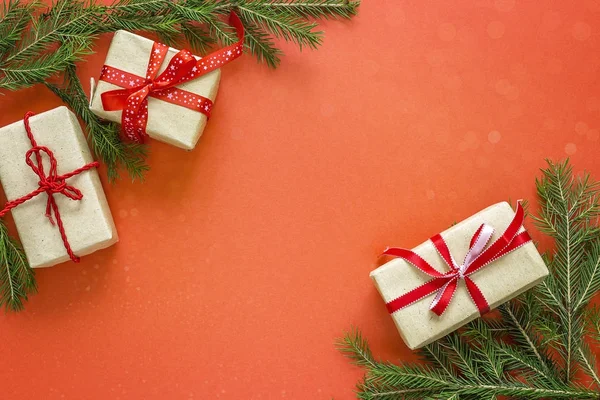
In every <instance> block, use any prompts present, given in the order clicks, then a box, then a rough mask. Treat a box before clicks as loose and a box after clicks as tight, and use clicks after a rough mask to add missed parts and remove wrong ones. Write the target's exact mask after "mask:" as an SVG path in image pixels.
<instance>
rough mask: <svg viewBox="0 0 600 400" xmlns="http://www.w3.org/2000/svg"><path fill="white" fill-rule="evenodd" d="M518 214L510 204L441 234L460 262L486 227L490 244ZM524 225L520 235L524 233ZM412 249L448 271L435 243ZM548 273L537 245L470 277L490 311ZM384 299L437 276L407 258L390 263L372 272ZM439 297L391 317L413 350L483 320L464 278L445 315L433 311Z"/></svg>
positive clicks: (463, 222)
mask: <svg viewBox="0 0 600 400" xmlns="http://www.w3.org/2000/svg"><path fill="white" fill-rule="evenodd" d="M514 217H515V212H514V211H513V210H512V208H511V207H510V205H509V204H508V203H506V202H503V203H498V204H495V205H493V206H490V207H488V208H486V209H484V210H483V211H481V212H479V213H477V214H475V215H473V216H471V217H469V218H467V219H465V220H464V221H462V222H460V223H458V224H456V225H454V226H452V227H451V228H449V229H447V230H445V231H444V232H442V233H441V236H442V237H443V239H444V241H445V242H446V244H447V246H448V248H449V250H450V253H451V254H452V255H453V257H454V259H455V260H456V261H457V262H459V261H461V260H463V259H464V257H465V255H466V254H467V251H468V250H469V243H470V241H471V238H472V237H473V234H474V233H475V232H476V231H477V229H478V228H479V227H480V226H481V225H482V224H483V223H486V224H488V225H490V226H492V227H493V228H494V234H493V236H492V237H491V240H490V243H493V242H494V241H495V240H496V239H497V238H498V237H500V236H501V235H502V233H503V232H504V231H505V230H506V228H507V227H508V225H509V224H510V222H511V221H512V220H513V218H514ZM523 230H524V229H523V227H521V228H520V231H519V232H521V231H523ZM412 251H413V252H414V253H416V254H418V255H419V256H421V257H422V258H423V259H424V260H425V261H427V262H428V263H429V264H430V265H431V266H432V267H433V268H435V269H437V270H438V271H439V272H442V273H444V272H447V271H449V267H448V266H447V264H445V263H444V261H443V260H442V258H441V256H440V254H438V252H437V250H436V248H435V247H434V245H433V243H432V242H431V241H430V240H428V241H426V242H424V243H422V244H420V245H419V246H417V247H415V248H414V249H412ZM547 275H548V269H547V267H546V265H545V264H544V261H543V260H542V257H541V256H540V254H539V252H538V251H537V249H536V247H535V244H534V243H533V242H532V241H529V242H527V243H526V244H524V245H522V246H521V247H519V248H517V249H515V250H513V251H512V252H510V253H508V254H506V255H504V256H503V257H501V258H499V259H497V260H495V261H493V262H491V263H490V264H488V265H486V266H485V267H483V268H481V269H479V270H477V271H476V272H474V273H473V274H472V275H470V278H471V279H472V280H473V282H475V284H476V285H477V286H478V287H479V289H480V290H481V292H482V293H483V295H484V297H485V299H486V300H487V302H488V303H489V306H490V308H491V309H494V308H495V307H498V306H499V305H500V304H502V303H505V302H507V301H508V300H510V299H512V298H514V297H516V296H518V295H519V294H521V293H523V292H525V291H526V290H528V289H530V288H532V287H533V286H535V285H536V284H538V283H539V282H541V281H542V280H543V279H544V278H545V277H546V276H547ZM371 279H372V280H373V282H374V283H375V286H376V287H377V289H378V291H379V293H380V294H381V296H382V297H383V300H384V301H385V302H386V304H387V303H389V302H391V301H393V300H394V299H397V298H398V297H400V296H402V295H404V294H406V293H408V292H409V291H411V290H413V289H415V288H417V287H419V286H421V285H423V284H424V283H426V282H427V281H430V280H431V279H432V277H430V276H428V275H426V274H425V273H423V272H422V271H421V270H419V269H417V268H416V267H414V266H413V265H411V264H409V263H408V262H407V261H405V260H404V259H402V258H396V259H393V260H392V261H389V262H387V263H386V264H384V265H382V266H381V267H379V268H377V269H376V270H374V271H372V272H371ZM434 297H435V293H433V294H431V295H429V296H427V297H425V298H422V299H420V300H418V301H416V302H414V303H413V304H410V305H408V306H406V307H404V308H402V309H400V310H397V311H395V312H393V313H392V315H391V316H392V318H393V320H394V323H395V324H396V327H397V328H398V330H399V332H400V335H401V336H402V339H403V340H404V342H405V343H406V345H407V346H408V347H409V348H411V349H417V348H419V347H423V346H425V345H427V344H429V343H431V342H433V341H435V340H437V339H439V338H441V337H443V336H445V335H447V334H449V333H451V332H453V331H454V330H456V329H458V328H459V327H461V326H463V325H464V324H466V323H468V322H469V321H472V320H474V319H475V318H478V317H479V316H480V313H479V310H478V308H477V306H476V305H475V303H474V301H473V300H472V299H471V297H470V295H469V293H468V291H467V289H466V287H465V282H464V281H463V280H459V281H458V287H457V289H456V292H455V293H454V296H453V297H452V299H451V301H450V303H449V305H448V307H447V309H446V310H445V312H444V313H443V314H442V315H441V316H438V315H436V314H435V313H433V312H432V311H431V310H430V305H431V304H432V300H433V299H434Z"/></svg>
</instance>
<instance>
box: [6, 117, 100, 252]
mask: <svg viewBox="0 0 600 400" xmlns="http://www.w3.org/2000/svg"><path fill="white" fill-rule="evenodd" d="M32 116H33V113H32V112H28V113H27V114H25V118H23V123H24V124H25V131H26V132H27V137H28V138H29V141H30V142H31V149H29V150H28V151H27V154H26V155H25V162H26V163H27V165H28V166H29V167H30V168H31V170H32V171H33V173H34V174H36V175H37V176H38V178H39V182H38V188H37V189H35V190H34V191H32V192H31V193H28V194H26V195H25V196H22V197H19V198H18V199H15V200H12V201H9V202H7V203H6V204H5V205H4V208H2V209H0V218H2V217H3V216H4V215H6V214H7V213H8V212H9V211H10V210H12V209H13V208H15V207H18V206H20V205H21V204H23V203H25V202H26V201H29V200H31V199H33V198H34V197H36V196H38V195H40V194H42V193H46V194H47V195H48V200H47V201H46V217H47V218H48V220H49V221H50V223H51V224H52V225H55V222H54V221H55V220H56V226H57V227H58V231H59V233H60V237H61V239H62V241H63V245H64V246H65V250H67V254H68V255H69V258H71V260H73V261H74V262H79V257H77V256H76V255H75V254H74V253H73V250H72V249H71V245H70V244H69V240H68V239H67V234H66V232H65V227H64V225H63V222H62V218H61V216H60V211H59V210H58V206H57V205H56V200H55V199H54V195H55V194H62V195H63V196H65V197H67V198H69V199H71V200H81V199H83V193H81V191H80V190H79V189H77V188H76V187H74V186H71V185H69V184H67V182H66V180H67V179H69V178H71V177H73V176H75V175H79V174H81V173H82V172H85V171H87V170H90V169H93V168H97V167H98V166H99V165H100V164H99V163H98V162H97V161H94V162H91V163H89V164H86V165H84V166H83V167H80V168H77V169H76V170H74V171H72V172H68V173H66V174H63V175H59V174H58V163H57V161H56V157H54V153H53V152H52V150H50V149H49V148H47V147H45V146H38V144H37V143H36V141H35V138H34V137H33V132H32V131H31V127H30V126H29V118H30V117H32ZM42 154H45V155H46V157H48V161H49V164H50V170H49V171H48V173H47V174H46V172H45V171H44V163H43V160H42ZM33 156H35V158H32V157H33ZM53 216H54V217H53Z"/></svg>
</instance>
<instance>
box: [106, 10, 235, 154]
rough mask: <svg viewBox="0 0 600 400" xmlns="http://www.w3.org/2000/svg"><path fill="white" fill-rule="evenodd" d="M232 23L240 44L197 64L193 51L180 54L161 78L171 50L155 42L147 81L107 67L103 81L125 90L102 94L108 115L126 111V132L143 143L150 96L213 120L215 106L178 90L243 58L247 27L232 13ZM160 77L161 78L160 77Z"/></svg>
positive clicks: (123, 124) (124, 124)
mask: <svg viewBox="0 0 600 400" xmlns="http://www.w3.org/2000/svg"><path fill="white" fill-rule="evenodd" d="M229 21H230V23H231V25H233V26H234V27H235V29H236V31H237V36H238V39H239V40H238V41H237V42H236V43H234V44H232V45H230V46H227V47H224V48H222V49H220V50H218V51H215V52H214V53H211V54H209V55H207V56H206V57H203V58H201V59H200V60H196V58H195V57H194V55H193V54H192V53H191V52H190V51H189V50H181V51H179V52H178V53H177V54H176V55H175V56H174V57H173V58H172V59H171V61H170V62H169V65H168V66H167V68H166V69H165V71H164V72H163V73H162V74H160V75H158V70H159V69H160V66H161V65H162V64H163V61H164V59H165V57H166V56H167V52H168V50H169V46H166V45H164V44H161V43H157V42H154V44H153V45H152V52H151V53H150V60H149V61H148V69H147V72H146V78H143V77H141V76H137V75H134V74H131V73H129V72H126V71H123V70H120V69H118V68H115V67H110V66H107V65H105V66H103V67H102V72H101V73H100V80H103V81H105V82H108V83H112V84H114V85H117V86H120V87H122V88H125V89H117V90H111V91H108V92H105V93H102V95H101V98H102V106H103V107H104V109H105V110H106V111H118V110H123V113H122V115H121V125H122V129H123V132H124V133H125V135H126V136H127V137H128V138H129V139H130V140H133V141H135V142H138V143H142V142H143V141H144V139H145V138H146V136H148V134H147V133H146V125H147V123H148V96H151V97H155V98H157V99H160V100H163V101H166V102H169V103H173V104H177V105H179V106H182V107H186V108H189V109H191V110H194V111H199V112H201V113H203V114H205V115H206V116H207V117H210V111H211V109H212V107H213V102H212V101H211V100H210V99H207V98H206V97H203V96H200V95H198V94H195V93H191V92H188V91H186V90H182V89H178V88H176V87H175V86H177V85H180V84H182V83H184V82H187V81H190V80H193V79H196V78H198V77H200V76H202V75H205V74H208V73H209V72H211V71H214V70H215V69H217V68H220V67H222V66H223V65H225V64H227V63H228V62H231V61H233V60H235V59H236V58H238V57H240V56H241V55H242V52H243V46H244V26H243V25H242V21H240V19H239V17H238V16H237V15H236V14H235V13H234V12H233V11H232V12H231V15H230V18H229ZM157 75H158V76H157Z"/></svg>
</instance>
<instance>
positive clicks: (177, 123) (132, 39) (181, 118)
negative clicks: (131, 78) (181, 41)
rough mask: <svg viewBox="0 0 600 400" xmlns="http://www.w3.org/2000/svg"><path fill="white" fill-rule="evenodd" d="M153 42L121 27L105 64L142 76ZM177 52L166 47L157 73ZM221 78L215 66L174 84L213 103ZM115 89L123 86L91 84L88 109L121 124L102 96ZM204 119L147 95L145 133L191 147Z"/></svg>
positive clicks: (191, 111) (200, 131)
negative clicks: (166, 51)
mask: <svg viewBox="0 0 600 400" xmlns="http://www.w3.org/2000/svg"><path fill="white" fill-rule="evenodd" d="M153 44H154V42H153V41H152V40H150V39H146V38H144V37H142V36H138V35H135V34H133V33H130V32H127V31H123V30H120V31H117V32H116V33H115V35H114V37H113V40H112V42H111V44H110V48H109V49H108V54H107V55H106V61H105V62H104V65H107V66H109V67H113V68H118V69H120V70H123V71H125V72H129V73H131V74H135V75H137V76H140V77H145V76H146V72H147V69H148V61H149V59H150V52H151V51H152V45H153ZM178 51H179V50H176V49H173V48H169V52H168V53H167V56H166V57H165V60H164V61H163V63H162V65H161V67H160V69H159V71H158V74H159V75H160V74H161V73H162V72H163V71H164V70H165V69H166V68H167V66H168V64H169V62H170V61H171V59H172V58H173V57H174V56H175V54H177V52H178ZM196 58H199V57H196ZM220 79H221V70H220V69H216V70H214V71H212V72H209V73H208V74H206V75H202V76H200V77H198V78H197V79H193V80H191V81H188V82H184V83H182V84H181V85H177V86H176V87H177V88H179V89H182V90H186V91H188V92H192V93H194V94H198V95H201V96H204V97H206V98H208V99H210V100H211V101H213V102H214V101H215V98H216V97H217V91H218V90H219V81H220ZM124 86H125V87H129V86H128V82H125V85H124ZM116 89H123V87H119V86H117V85H113V84H112V83H108V82H104V81H98V83H97V85H96V87H95V88H94V87H92V93H91V101H90V110H92V112H93V113H94V114H96V115H97V116H99V117H102V118H105V119H107V120H109V121H113V122H117V123H119V124H120V123H121V114H122V111H105V110H104V107H103V106H102V98H101V96H102V93H105V92H108V91H110V90H116ZM207 121H208V118H207V117H206V115H204V114H202V113H201V112H199V111H194V110H190V109H188V108H185V107H183V106H180V105H176V104H171V103H168V102H166V101H162V100H159V99H156V98H153V97H152V96H149V97H148V125H147V126H146V131H147V133H148V136H150V137H151V138H153V139H156V140H159V141H161V142H165V143H169V144H171V145H173V146H176V147H180V148H182V149H185V150H192V149H193V148H194V147H195V146H196V143H198V140H199V139H200V136H201V135H202V132H203V131H204V128H205V127H206V123H207Z"/></svg>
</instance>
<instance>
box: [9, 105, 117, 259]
mask: <svg viewBox="0 0 600 400" xmlns="http://www.w3.org/2000/svg"><path fill="white" fill-rule="evenodd" d="M29 123H30V126H31V131H32V132H33V136H34V138H35V140H36V142H37V144H38V145H39V146H46V147H48V148H49V149H50V150H51V151H52V152H53V153H54V156H55V157H56V160H57V165H58V174H59V175H62V174H65V173H68V172H71V171H74V170H76V169H78V168H80V167H82V166H84V165H86V164H89V163H91V162H92V161H93V158H92V155H91V153H90V150H89V147H88V144H87V142H86V139H85V136H84V135H83V132H82V130H81V126H80V125H79V122H78V121H77V118H76V117H75V115H74V114H73V113H72V112H71V111H69V110H68V109H67V108H66V107H59V108H55V109H53V110H50V111H47V112H44V113H42V114H37V115H34V116H33V117H31V118H30V119H29ZM30 149H31V142H30V141H29V139H28V137H27V132H26V131H25V125H24V123H23V121H22V120H21V121H18V122H15V123H13V124H11V125H8V126H5V127H3V128H0V181H1V182H2V187H3V188H4V193H5V194H6V197H7V198H8V200H14V199H17V198H20V197H21V196H24V195H27V194H28V193H31V192H32V191H34V190H35V189H37V188H38V182H39V177H38V176H37V175H36V174H35V173H34V172H33V171H32V169H31V168H30V167H29V166H28V165H27V164H26V162H25V154H26V153H27V151H28V150H30ZM34 158H35V157H34ZM42 160H43V161H42V162H43V163H44V170H45V172H46V174H47V173H48V171H49V168H50V165H49V159H48V157H47V156H46V154H45V153H42ZM66 182H67V184H68V185H72V186H74V187H75V188H77V189H79V190H80V191H81V193H82V194H83V198H82V199H81V200H71V199H69V198H67V197H66V196H64V195H62V194H60V193H57V194H55V195H54V199H55V201H56V204H57V206H58V209H59V212H60V216H61V218H62V221H63V224H64V228H65V232H66V234H67V239H68V241H69V243H70V244H71V248H72V249H73V252H74V253H75V254H76V255H77V256H85V255H86V254H90V253H92V252H94V251H96V250H99V249H103V248H105V247H108V246H110V245H112V244H114V243H116V242H117V241H118V240H119V239H118V236H117V231H116V229H115V224H114V222H113V219H112V215H111V213H110V208H109V207H108V202H107V201H106V196H105V195H104V191H103V190H102V183H101V182H100V178H99V176H98V172H97V171H96V169H95V168H93V169H91V170H88V171H84V172H82V173H81V174H79V175H75V176H73V177H71V178H69V179H67V181H66ZM47 199H48V195H47V194H46V193H41V194H39V195H38V196H36V197H35V198H33V199H31V200H28V201H26V202H25V203H23V204H21V205H19V206H17V207H15V208H13V209H12V210H11V213H12V215H13V218H14V220H15V225H16V226H17V231H18V232H19V237H20V239H21V243H22V245H23V249H24V250H25V254H26V256H27V260H28V261H29V265H30V266H31V267H32V268H41V267H50V266H52V265H55V264H59V263H62V262H64V261H68V260H69V256H68V255H67V251H66V249H65V246H64V244H63V241H62V239H61V236H60V232H59V230H58V227H57V226H55V225H52V224H51V223H50V221H49V220H48V218H47V217H46V215H45V214H46V201H47ZM1 206H2V205H0V207H1Z"/></svg>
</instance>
